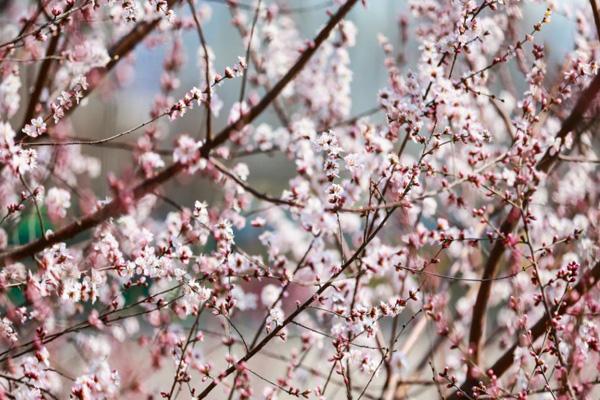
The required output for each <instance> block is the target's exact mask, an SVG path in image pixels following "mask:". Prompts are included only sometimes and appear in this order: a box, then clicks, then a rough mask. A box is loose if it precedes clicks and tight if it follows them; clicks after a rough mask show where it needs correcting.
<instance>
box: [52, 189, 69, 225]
mask: <svg viewBox="0 0 600 400" xmlns="http://www.w3.org/2000/svg"><path fill="white" fill-rule="evenodd" d="M46 207H48V215H49V216H50V219H52V220H60V219H62V218H64V217H66V216H67V209H68V208H69V207H71V194H70V193H69V192H68V191H66V190H64V189H60V188H56V187H53V188H50V190H48V194H47V195H46Z"/></svg>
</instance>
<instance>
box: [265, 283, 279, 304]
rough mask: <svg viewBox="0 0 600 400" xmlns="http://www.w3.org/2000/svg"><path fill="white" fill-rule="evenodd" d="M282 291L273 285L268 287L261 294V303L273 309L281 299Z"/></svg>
mask: <svg viewBox="0 0 600 400" xmlns="http://www.w3.org/2000/svg"><path fill="white" fill-rule="evenodd" d="M279 293H280V289H279V288H278V287H277V286H275V285H272V284H269V285H266V286H265V287H264V288H263V289H262V292H261V294H260V301H261V302H262V303H263V306H265V307H271V306H272V305H273V304H274V303H275V302H276V301H277V299H278V298H279Z"/></svg>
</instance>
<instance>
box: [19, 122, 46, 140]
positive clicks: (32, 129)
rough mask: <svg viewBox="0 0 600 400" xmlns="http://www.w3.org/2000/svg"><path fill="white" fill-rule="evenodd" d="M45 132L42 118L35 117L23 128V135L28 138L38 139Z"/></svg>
mask: <svg viewBox="0 0 600 400" xmlns="http://www.w3.org/2000/svg"><path fill="white" fill-rule="evenodd" d="M44 132H46V123H45V122H44V120H43V119H42V117H37V118H34V119H32V120H31V122H30V123H29V124H27V125H25V127H24V128H23V133H24V134H26V135H27V136H30V137H33V138H34V137H38V136H40V135H41V134H43V133H44Z"/></svg>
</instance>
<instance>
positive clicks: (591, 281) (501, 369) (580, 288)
mask: <svg viewBox="0 0 600 400" xmlns="http://www.w3.org/2000/svg"><path fill="white" fill-rule="evenodd" d="M599 279H600V261H599V262H597V263H596V265H594V267H593V268H592V270H591V271H589V273H588V274H585V275H584V276H583V277H582V278H581V279H580V280H579V282H578V283H577V285H576V286H575V287H574V288H572V289H571V290H570V291H569V292H568V293H567V295H566V296H565V298H566V300H565V301H563V302H561V303H560V304H558V305H557V306H555V307H554V308H553V310H552V313H551V315H548V314H544V316H543V317H541V318H540V319H539V320H538V321H537V322H536V323H535V325H533V326H532V327H531V329H530V330H529V331H530V332H531V343H533V342H535V340H536V339H537V338H539V337H540V336H541V335H542V334H544V332H546V330H547V329H548V327H549V325H550V323H551V320H550V318H556V317H559V316H561V315H564V314H565V313H566V311H567V309H568V308H569V307H571V306H573V305H575V304H576V303H577V302H578V301H579V300H580V299H581V298H582V297H583V296H584V295H585V294H586V293H587V292H589V291H590V290H591V289H592V288H594V287H595V286H596V283H597V282H598V280H599ZM516 349H517V344H513V345H512V347H511V348H509V349H508V350H507V351H506V352H505V353H504V354H503V355H502V356H501V357H500V358H499V359H498V360H497V361H496V362H495V363H494V365H493V366H492V367H491V368H489V369H491V370H492V371H493V372H494V375H495V376H496V377H497V378H500V376H502V375H503V374H504V373H505V372H506V371H507V370H508V369H509V368H510V367H511V366H512V365H513V362H514V357H515V350H516ZM460 389H461V390H462V391H464V392H466V393H470V392H471V391H472V389H473V388H472V384H471V383H470V382H469V381H467V382H465V383H463V385H462V386H461V388H460ZM457 393H458V391H457V392H454V393H453V394H452V396H450V397H449V398H448V400H458V399H460V398H461V397H460V395H458V394H457Z"/></svg>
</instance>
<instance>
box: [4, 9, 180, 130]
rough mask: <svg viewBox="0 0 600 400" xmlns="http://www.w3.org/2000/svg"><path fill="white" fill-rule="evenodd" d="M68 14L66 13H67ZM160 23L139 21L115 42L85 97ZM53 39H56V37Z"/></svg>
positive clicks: (33, 108)
mask: <svg viewBox="0 0 600 400" xmlns="http://www.w3.org/2000/svg"><path fill="white" fill-rule="evenodd" d="M178 1H179V0H168V1H167V4H168V7H169V8H170V7H172V6H173V5H174V4H175V3H177V2H178ZM76 10H77V9H72V10H70V12H72V11H76ZM65 14H66V13H65ZM159 23H160V18H156V19H154V20H153V21H142V22H138V23H137V24H136V25H135V26H134V27H133V29H132V30H131V31H130V32H129V33H128V34H126V35H125V36H123V37H122V38H121V39H120V40H119V41H118V42H117V43H115V44H114V45H113V46H112V47H111V48H110V50H109V51H108V56H109V57H110V61H109V62H108V63H107V64H106V65H105V66H104V67H102V68H95V69H93V70H92V71H90V72H88V73H87V76H86V77H87V78H90V77H91V76H92V75H95V77H94V79H93V80H91V79H88V82H89V84H90V86H89V87H88V89H87V90H86V91H85V92H83V97H86V96H88V95H89V94H90V93H91V92H92V91H94V89H96V87H98V83H99V82H100V81H101V80H102V78H104V77H105V76H106V75H108V73H109V72H110V71H112V69H113V68H114V67H115V66H116V65H117V64H118V63H119V61H121V59H122V58H123V57H125V56H126V55H127V54H129V52H131V50H133V49H134V48H135V47H136V46H137V45H138V44H139V43H140V42H141V41H143V40H144V39H145V38H146V36H148V34H150V32H152V31H153V30H154V29H155V28H156V27H157V26H158V24H159ZM51 40H55V39H54V37H53V39H51ZM56 40H58V36H56ZM51 46H52V42H51V43H50V45H49V50H50V48H51ZM47 61H48V66H46V68H48V67H49V62H50V60H47ZM44 63H46V61H44ZM46 68H44V65H42V67H41V68H40V74H39V77H38V82H41V85H42V86H41V88H40V93H41V89H43V85H44V82H45V80H46V77H45V76H44V75H42V72H44V71H45V72H47V71H46ZM98 75H99V77H98ZM35 90H37V83H36V88H35V89H34V94H35V93H36V92H35ZM37 98H39V95H38V96H33V95H32V100H31V103H33V104H31V103H30V104H29V107H28V110H27V114H26V115H27V116H29V115H30V112H29V111H30V110H29V109H30V108H31V109H32V110H31V111H33V110H35V106H36V103H37ZM74 110H76V107H73V108H70V109H68V110H66V112H65V114H69V113H71V112H73V111H74ZM31 118H33V112H31V116H30V117H29V118H26V119H25V121H24V123H28V122H29V120H30V119H31ZM28 139H29V137H28V136H26V135H25V134H24V133H23V131H19V132H17V135H16V138H15V141H17V142H19V141H21V140H24V141H27V140H28Z"/></svg>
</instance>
